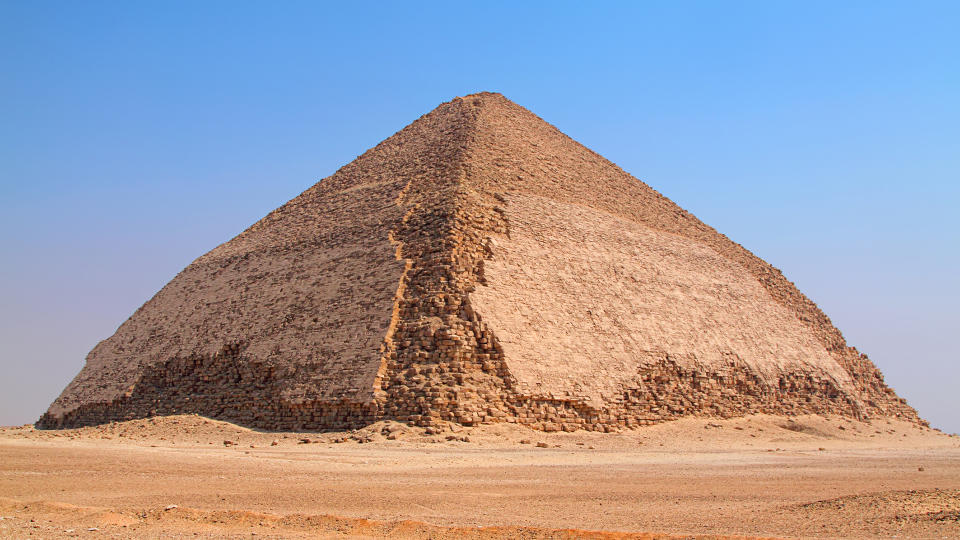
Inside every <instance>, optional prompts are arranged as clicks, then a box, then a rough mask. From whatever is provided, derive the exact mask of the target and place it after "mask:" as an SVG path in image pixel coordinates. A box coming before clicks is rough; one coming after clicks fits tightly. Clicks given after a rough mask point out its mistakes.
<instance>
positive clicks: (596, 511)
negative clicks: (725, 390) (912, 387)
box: [0, 415, 960, 538]
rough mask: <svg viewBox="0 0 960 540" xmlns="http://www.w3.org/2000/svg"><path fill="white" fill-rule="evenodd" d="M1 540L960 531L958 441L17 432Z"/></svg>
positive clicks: (672, 430) (830, 432) (511, 429)
mask: <svg viewBox="0 0 960 540" xmlns="http://www.w3.org/2000/svg"><path fill="white" fill-rule="evenodd" d="M0 537H3V538H129V537H150V538H195V537H200V538H318V537H319V538H337V537H360V538H364V537H365V538H380V537H389V538H672V537H687V538H689V537H706V538H727V537H736V538H743V537H778V538H822V537H844V538H855V537H901V538H902V537H915V538H957V537H960V438H958V437H957V436H955V435H947V434H943V433H940V432H939V431H937V430H934V429H930V428H926V427H922V426H918V425H916V424H914V423H907V422H900V421H897V420H892V419H876V420H872V421H865V422H861V421H856V420H852V419H849V418H845V417H840V416H836V417H829V416H827V417H825V416H816V415H806V416H796V417H792V418H784V417H778V416H765V415H754V416H749V417H744V418H734V419H725V420H720V419H707V418H687V419H682V420H678V421H674V422H667V423H663V424H658V425H654V426H647V427H643V428H638V429H624V430H621V431H620V432H617V433H596V432H585V431H578V432H573V433H562V432H561V433H544V432H540V431H533V430H530V429H528V428H524V427H519V426H515V425H511V424H495V425H485V426H479V427H473V428H467V427H463V426H459V425H456V424H441V425H438V426H435V427H430V428H421V427H410V426H407V425H404V424H398V423H394V422H379V423H376V424H373V425H371V426H368V427H366V428H363V429H360V430H354V431H347V432H336V433H273V432H266V431H255V430H250V429H246V428H242V427H238V426H236V425H233V424H229V423H226V422H220V421H216V420H210V419H207V418H203V417H200V416H195V415H181V416H170V417H160V418H151V419H144V420H134V421H128V422H119V423H109V424H103V425H100V426H93V427H85V428H80V429H69V430H36V429H34V428H33V427H32V426H21V427H6V428H0Z"/></svg>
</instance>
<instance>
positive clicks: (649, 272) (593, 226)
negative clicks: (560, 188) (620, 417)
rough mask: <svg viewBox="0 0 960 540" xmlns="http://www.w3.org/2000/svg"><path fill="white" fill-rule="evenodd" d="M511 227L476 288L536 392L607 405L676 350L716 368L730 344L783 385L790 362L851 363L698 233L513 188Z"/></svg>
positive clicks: (846, 384) (516, 371) (795, 366)
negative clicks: (842, 360)
mask: <svg viewBox="0 0 960 540" xmlns="http://www.w3.org/2000/svg"><path fill="white" fill-rule="evenodd" d="M505 207H506V218H507V220H508V222H509V223H510V231H511V234H510V236H509V237H507V236H506V235H497V236H496V237H495V238H494V239H492V240H491V252H492V257H491V258H490V259H488V260H487V261H485V263H484V276H485V278H486V285H485V286H481V287H478V288H477V290H476V291H474V292H473V293H472V294H471V296H470V298H471V301H472V303H473V306H474V308H475V309H476V311H477V313H478V314H479V315H480V316H481V317H482V318H483V320H484V321H485V322H486V323H487V324H488V325H489V327H490V328H491V329H492V330H493V332H494V333H495V334H496V336H497V338H498V340H499V342H500V344H501V345H502V346H503V350H504V356H505V358H506V362H507V365H508V366H509V368H510V371H511V373H512V374H513V375H514V376H515V377H516V378H517V379H518V381H519V382H520V383H521V388H523V389H524V391H525V392H527V393H531V394H553V395H557V396H587V397H589V399H590V400H591V401H592V402H593V404H595V406H600V405H602V404H603V402H604V401H606V400H609V399H611V398H612V397H614V396H615V395H616V394H618V393H620V392H622V391H623V390H624V388H626V387H629V386H630V385H631V384H632V383H634V378H635V377H636V375H637V373H638V371H639V369H640V368H641V367H642V366H643V365H644V364H645V363H650V362H652V361H653V360H654V359H655V358H659V357H660V356H662V355H660V354H656V355H650V354H649V353H651V352H656V353H666V354H668V355H669V356H670V357H671V358H676V359H677V360H678V361H679V362H681V363H687V364H688V365H693V366H696V367H700V368H704V369H705V370H707V371H718V370H720V369H722V368H723V366H724V365H725V364H726V363H727V362H728V361H729V359H730V357H731V355H732V356H735V357H737V358H739V359H740V360H741V361H743V362H744V363H746V364H747V365H749V366H751V367H752V368H753V369H754V370H755V371H756V372H757V373H759V374H761V375H762V376H763V378H764V379H765V381H766V382H767V383H768V384H770V385H773V386H776V384H777V378H778V377H779V376H780V375H781V374H783V373H786V372H790V371H802V372H810V373H816V374H818V375H820V376H829V377H830V378H832V379H833V380H834V381H835V382H836V383H837V385H838V386H839V387H841V388H844V389H848V390H849V389H850V388H851V387H852V383H851V381H850V377H849V375H848V374H847V373H846V372H845V371H844V370H843V369H842V368H841V367H840V365H839V364H837V362H836V360H834V359H833V358H832V357H831V356H830V355H829V354H828V353H827V351H826V349H824V347H823V345H821V344H820V343H818V342H817V341H816V339H815V338H814V337H813V336H812V335H811V334H810V333H809V332H808V331H805V329H804V328H803V326H802V324H801V323H800V321H799V320H797V318H796V316H794V315H792V314H791V313H789V312H788V311H787V310H786V309H785V308H784V307H783V306H781V305H779V304H777V303H776V302H775V301H774V300H773V299H772V298H771V297H770V295H769V293H768V292H767V291H766V289H764V288H763V286H762V285H760V283H758V282H757V280H756V279H754V278H753V276H751V275H750V273H749V272H746V271H745V270H744V269H743V267H741V266H740V265H739V264H737V263H736V262H733V261H730V260H728V259H725V258H723V257H721V256H719V255H718V254H717V253H716V252H715V251H713V250H712V249H710V248H709V247H707V246H704V245H703V244H700V243H698V242H696V241H693V240H690V239H686V238H683V237H681V236H678V235H675V234H669V233H665V232H662V231H656V230H654V229H650V228H648V227H646V226H644V225H640V224H637V223H633V222H630V221H627V220H625V219H620V218H617V217H615V216H612V215H610V214H606V213H604V212H601V211H596V210H591V209H589V208H584V207H579V206H576V205H572V204H569V203H562V202H557V201H551V200H549V199H545V198H542V197H536V196H530V195H511V196H508V197H506V204H505Z"/></svg>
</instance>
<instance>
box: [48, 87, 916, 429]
mask: <svg viewBox="0 0 960 540" xmlns="http://www.w3.org/2000/svg"><path fill="white" fill-rule="evenodd" d="M182 413H197V414H200V415H204V416H208V417H212V418H218V419H222V420H227V421H231V422H235V423H238V424H241V425H246V426H250V427H256V428H263V429H271V430H326V429H350V428H356V427H359V426H363V425H366V424H368V423H371V422H375V421H377V420H381V419H395V420H399V421H404V422H408V423H412V424H416V425H430V424H432V423H436V422H441V421H451V422H458V423H461V424H464V425H475V424H479V423H492V422H511V423H518V424H524V425H527V426H530V427H532V428H535V429H542V430H546V431H555V430H568V431H570V430H577V429H589V430H602V431H610V430H612V429H618V428H621V427H633V426H639V425H647V424H653V423H657V422H663V421H666V420H671V419H675V418H679V417H682V416H689V415H695V416H717V417H731V416H738V415H747V414H755V413H768V414H775V415H794V414H801V413H816V414H838V415H846V416H851V417H857V418H861V419H862V418H870V417H878V416H887V417H900V418H902V419H906V420H911V421H915V422H920V423H922V422H923V421H922V420H920V419H919V418H918V417H917V414H916V412H915V411H914V410H913V409H912V408H910V407H909V406H908V405H907V404H906V402H905V401H904V400H903V399H901V398H899V397H897V395H896V394H895V393H894V392H893V391H892V390H891V389H890V388H889V387H887V386H886V384H884V381H883V377H882V376H881V374H880V372H879V371H878V370H877V368H876V367H875V366H874V365H873V364H872V363H871V362H870V360H869V359H867V357H866V356H864V355H862V354H860V353H859V352H858V351H857V350H856V349H854V348H852V347H849V346H848V345H847V344H846V342H845V341H844V339H843V337H842V336H841V334H840V332H839V331H838V330H837V329H836V328H834V326H833V325H832V324H831V322H830V320H829V319H828V318H827V317H826V315H824V314H823V312H821V311H820V309H818V308H817V306H816V305H815V304H814V303H813V302H811V301H810V300H809V299H808V298H807V297H805V296H804V295H803V294H801V293H800V291H798V290H797V288H796V287H794V285H793V284H792V283H790V282H789V281H787V280H786V279H785V278H784V276H783V275H782V274H781V273H780V271H779V270H777V269H776V268H773V267H772V266H770V265H769V264H767V263H766V262H764V261H762V260H760V259H759V258H757V257H756V256H754V255H753V254H751V253H750V252H749V251H747V250H746V249H744V248H743V247H741V246H740V245H738V244H736V243H734V242H732V241H730V240H729V239H727V238H726V237H725V236H723V235H722V234H719V233H718V232H717V231H715V230H714V229H712V228H710V227H709V226H707V225H705V224H704V223H702V222H701V221H699V220H698V219H697V218H696V217H694V216H693V215H691V214H690V213H688V212H686V211H684V210H683V209H681V208H680V207H679V206H677V205H676V204H674V203H673V202H671V201H670V200H668V199H667V198H665V197H663V196H662V195H660V194H659V193H657V192H656V191H654V190H653V189H652V188H650V187H649V186H647V185H646V184H644V183H643V182H641V181H639V180H637V179H636V178H634V177H632V176H630V175H629V174H627V173H625V172H624V171H622V170H621V169H619V168H618V167H617V166H616V165H614V164H613V163H611V162H609V161H607V160H606V159H604V158H602V157H601V156H599V155H598V154H596V153H594V152H592V151H590V150H589V149H587V148H585V147H584V146H582V145H580V144H578V143H577V142H575V141H573V140H572V139H570V138H569V137H567V136H565V135H564V134H563V133H561V132H560V131H559V130H557V129H556V128H554V127H553V126H551V125H550V124H547V123H546V122H544V121H543V120H541V119H540V118H539V117H537V116H536V115H534V114H533V113H531V112H530V111H528V110H526V109H524V108H523V107H520V106H518V105H516V104H514V103H513V102H511V101H509V100H508V99H506V98H505V97H503V96H501V95H500V94H493V93H480V94H474V95H470V96H466V97H462V98H456V99H454V100H452V101H450V102H448V103H444V104H442V105H440V106H439V107H437V108H436V109H435V110H433V111H432V112H430V113H429V114H426V115H424V116H422V117H421V118H419V119H418V120H416V121H415V122H413V123H412V124H410V125H409V126H407V127H405V128H404V129H402V130H401V131H399V132H398V133H396V134H394V135H393V136H391V137H390V138H388V139H386V140H385V141H383V142H382V143H380V144H379V145H377V146H376V147H374V148H373V149H371V150H369V151H367V152H366V153H364V154H363V155H362V156H360V157H358V158H357V159H356V160H354V161H353V162H351V163H350V164H348V165H346V166H344V167H343V168H341V169H340V170H339V171H337V172H336V173H335V174H334V175H332V176H330V177H328V178H325V179H323V180H322V181H320V182H318V183H317V184H316V185H314V186H313V187H311V188H309V189H307V190H306V191H305V192H303V193H302V194H301V195H299V196H298V197H296V198H295V199H293V200H291V201H290V202H288V203H286V204H285V205H283V206H281V207H280V208H278V209H276V210H274V211H273V212H271V213H270V214H269V215H267V216H266V217H265V218H263V219H262V220H260V221H258V222H257V223H255V224H254V225H253V226H251V227H250V228H249V229H247V230H246V231H244V232H242V233H241V234H240V235H238V236H237V237H235V238H233V239H232V240H230V241H228V242H226V243H224V244H222V245H220V246H218V247H217V248H215V249H214V250H212V251H210V252H209V253H207V254H205V255H203V256H201V257H200V258H198V259H197V260H196V261H194V262H193V263H191V264H190V265H189V266H188V267H187V268H185V269H184V270H183V271H182V272H180V273H179V274H178V275H177V276H176V277H175V278H174V279H173V280H172V281H170V283H168V284H167V285H166V286H165V287H163V289H161V290H160V291H159V292H158V293H157V294H156V295H155V296H154V297H153V298H151V299H150V300H149V301H148V302H147V303H146V304H144V305H143V306H142V307H140V309H138V310H137V311H136V312H135V313H134V314H133V315H132V316H131V317H130V318H129V319H128V320H127V321H126V322H124V323H123V324H122V325H121V326H120V328H119V329H118V330H117V331H116V333H115V334H114V335H113V336H111V337H110V338H108V339H106V340H104V341H102V342H100V343H99V344H98V345H97V346H96V347H94V349H93V350H92V351H91V352H90V354H89V355H88V356H87V360H86V364H85V366H84V367H83V369H82V370H81V372H80V373H79V374H78V375H77V376H76V378H75V379H74V380H73V381H72V382H71V383H70V384H69V385H68V386H67V388H66V389H65V390H64V391H63V393H62V394H61V395H60V396H59V397H58V398H57V399H56V401H54V402H53V404H52V405H51V406H50V408H49V410H48V411H47V412H46V413H45V414H44V415H43V416H42V417H41V418H40V420H39V421H38V423H37V425H38V427H42V428H62V427H75V426H82V425H90V424H97V423H103V422H110V421H120V420H128V419H134V418H141V417H148V416H154V415H170V414H182Z"/></svg>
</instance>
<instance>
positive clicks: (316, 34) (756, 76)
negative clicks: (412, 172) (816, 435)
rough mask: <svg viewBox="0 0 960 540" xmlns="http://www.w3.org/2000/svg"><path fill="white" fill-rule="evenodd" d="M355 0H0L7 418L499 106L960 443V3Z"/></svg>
mask: <svg viewBox="0 0 960 540" xmlns="http://www.w3.org/2000/svg"><path fill="white" fill-rule="evenodd" d="M341 4H343V5H341ZM347 4H348V3H338V4H333V3H330V4H326V3H322V2H291V1H286V2H238V1H233V2H214V1H206V2H182V3H179V2H172V1H168V2H115V3H112V2H82V3H81V2H42V1H30V2H27V1H21V2H11V1H9V0H0V74H2V79H0V119H2V120H0V248H2V254H3V256H2V261H3V264H2V265H0V366H2V369H3V372H4V377H2V378H0V424H11V423H26V422H33V421H34V420H36V418H37V417H38V416H39V415H40V414H41V413H42V412H43V411H44V410H45V408H46V406H47V405H48V404H49V402H50V401H52V400H53V399H54V398H55V397H56V395H57V394H58V393H59V392H60V390H61V389H62V388H63V386H65V385H66V383H67V382H68V381H69V380H70V379H71V378H72V377H73V376H74V375H75V374H76V373H77V371H79V369H80V367H81V366H82V364H83V359H84V357H85V355H86V353H87V352H88V351H89V350H90V349H91V348H92V347H93V345H95V344H96V342H97V341H99V340H101V339H104V338H106V337H108V336H109V335H110V334H112V333H113V331H114V330H115V329H116V327H117V326H118V325H119V324H120V323H122V322H123V321H124V320H125V319H126V318H127V317H128V316H129V315H130V314H131V313H133V311H134V310H135V309H136V308H137V307H139V306H140V305H141V304H142V303H143V302H144V301H146V300H147V299H148V298H149V297H150V296H152V295H153V294H154V293H155V292H156V291H157V290H159V289H160V287H162V286H163V285H164V284H165V283H166V282H167V281H169V280H170V279H171V278H172V277H173V276H174V275H175V274H176V273H177V272H178V271H179V270H180V269H182V268H183V267H184V266H186V265H187V264H189V263H190V261H192V260H193V259H194V258H196V257H197V256H199V255H201V254H203V253H204V252H206V251H208V250H209V249H211V248H213V247H214V246H216V245H217V244H219V243H221V242H223V241H225V240H227V239H229V238H230V237H232V236H233V235H235V234H237V233H239V232H240V231H242V230H243V229H244V228H246V227H247V226H249V225H250V224H251V223H253V222H254V221H256V220H257V219H258V218H260V217H262V216H263V215H265V214H266V213H267V212H269V211H270V210H271V209H273V208H275V207H277V206H279V205H281V204H282V203H284V202H285V201H286V200H288V199H290V198H292V197H294V196H295V195H297V194H298V193H299V192H301V191H302V190H304V189H306V188H307V187H309V186H310V185H312V184H313V183H314V182H316V181H318V180H320V179H321V178H323V177H325V176H328V175H329V174H331V173H332V172H334V171H335V170H336V169H337V168H338V167H340V166H342V165H344V164H346V163H347V162H349V161H350V160H352V159H353V158H354V157H356V156H357V155H359V154H361V153H362V152H363V151H364V150H366V149H367V148H369V147H371V146H373V145H375V144H376V143H377V142H379V141H380V140H382V139H384V138H385V137H387V136H389V135H390V134H392V133H393V132H395V131H397V130H398V129H400V128H402V127H403V126H404V125H406V124H408V123H409V122H411V121H413V120H414V119H416V118H417V117H418V116H420V115H421V114H424V113H426V112H428V111H429V110H431V109H432V108H433V107H435V106H436V105H438V104H439V103H441V102H443V101H447V100H449V99H451V98H453V97H455V96H458V95H464V94H468V93H472V92H476V91H481V90H491V91H499V92H502V93H504V94H505V95H506V96H507V97H509V98H511V99H512V100H514V101H516V102H517V103H519V104H521V105H523V106H525V107H527V108H529V109H531V110H532V111H533V112H535V113H537V114H538V115H540V116H541V117H543V118H544V119H546V120H547V121H549V122H551V123H553V124H554V125H556V126H557V127H558V128H560V129H561V130H563V131H564V132H566V133H567V134H568V135H570V136H571V137H573V138H574V139H576V140H578V141H580V142H582V143H583V144H585V145H587V146H588V147H590V148H592V149H593V150H595V151H597V152H599V153H600V154H602V155H604V156H605V157H607V158H609V159H611V160H612V161H614V162H615V163H617V164H618V165H620V166H621V167H623V168H624V169H625V170H627V171H628V172H630V173H632V174H633V175H634V176H637V177H638V178H640V179H642V180H644V181H645V182H647V183H648V184H650V185H651V186H653V187H654V188H656V189H657V190H659V191H660V192H662V193H664V194H665V195H667V196H668V197H670V198H672V199H673V200H674V201H676V202H677V203H678V204H680V205H681V206H683V207H684V208H686V209H688V210H690V211H692V212H693V213H694V214H696V215H697V216H698V217H700V218H701V219H702V220H704V221H705V222H707V223H708V224H710V225H712V226H714V227H716V228H717V229H718V230H720V231H721V232H723V233H725V234H726V235H727V236H729V237H730V238H732V239H733V240H735V241H737V242H739V243H741V244H743V245H744V246H745V247H747V248H748V249H750V250H751V251H753V252H754V253H756V254H757V255H759V256H760V257H762V258H764V259H766V260H767V261H769V262H770V263H772V264H773V265H774V266H777V267H778V268H780V269H782V270H783V271H784V273H785V274H786V276H787V277H788V278H789V279H791V280H792V281H794V282H795V283H796V284H797V285H798V286H799V287H800V289H801V290H802V291H804V292H805V293H806V294H807V295H808V296H810V297H811V298H812V299H813V300H814V301H815V302H817V303H818V304H819V305H820V306H821V307H822V308H823V309H824V311H825V312H826V313H827V314H828V315H829V316H830V317H831V318H832V319H833V321H834V322H835V323H836V325H837V326H838V327H839V328H840V329H841V330H842V331H843V332H844V335H845V336H846V337H847V339H848V341H850V343H851V344H853V345H854V346H856V347H858V348H859V349H860V350H861V351H863V352H866V353H867V354H868V355H869V356H870V357H871V358H872V359H873V360H874V361H875V362H876V363H877V364H878V365H879V366H880V367H881V369H882V370H883V372H884V373H885V375H886V377H887V381H888V382H889V383H890V384H891V385H892V386H893V387H894V388H895V389H896V390H897V391H898V392H899V393H900V394H901V395H902V396H904V397H906V398H907V399H908V401H909V402H910V403H911V404H912V405H914V406H916V407H917V408H918V409H919V411H920V413H921V415H923V416H924V417H926V418H928V419H930V420H931V421H932V422H933V424H934V425H935V426H938V427H941V428H943V429H945V430H947V431H951V432H956V431H960V415H958V414H956V413H955V411H957V410H960V392H957V391H956V388H957V387H958V384H960V363H958V361H957V360H958V352H957V351H958V348H957V347H956V344H955V342H954V341H953V338H954V335H955V334H956V333H957V330H958V329H960V316H958V315H957V306H958V305H960V283H958V281H960V280H958V277H957V276H958V275H960V272H958V270H957V269H958V265H960V255H958V251H960V250H958V248H960V232H958V231H960V217H958V213H960V212H958V209H960V129H958V126H960V60H958V59H960V37H958V36H960V33H958V32H957V31H956V28H957V27H958V25H960V4H958V3H956V2H878V1H870V2H856V1H848V2H816V1H804V2H732V1H731V2H624V3H605V4H603V5H601V6H597V5H594V4H597V3H588V2H544V3H517V2H503V3H497V2H483V3H477V4H471V3H464V2H460V3H399V2H396V3H386V2H384V3H368V4H363V3H360V2H353V3H349V5H347Z"/></svg>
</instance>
